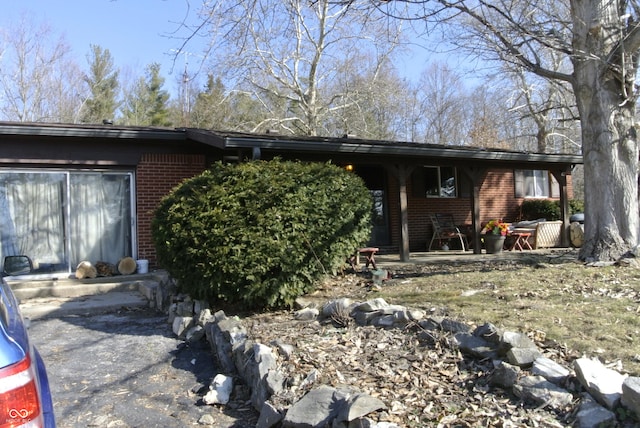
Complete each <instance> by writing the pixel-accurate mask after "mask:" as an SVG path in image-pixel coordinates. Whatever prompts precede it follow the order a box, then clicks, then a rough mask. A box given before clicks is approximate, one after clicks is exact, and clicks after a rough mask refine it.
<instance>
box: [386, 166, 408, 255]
mask: <svg viewBox="0 0 640 428" xmlns="http://www.w3.org/2000/svg"><path fill="white" fill-rule="evenodd" d="M385 167H386V168H387V169H388V170H389V171H391V173H392V174H393V175H394V177H395V178H396V180H398V202H399V204H400V260H401V261H403V262H408V261H409V260H410V258H411V255H410V252H409V212H408V205H407V177H409V174H411V171H412V170H413V167H411V166H407V165H404V164H402V165H393V166H392V165H386V166H385Z"/></svg>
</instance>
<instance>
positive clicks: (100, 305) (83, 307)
mask: <svg viewBox="0 0 640 428" xmlns="http://www.w3.org/2000/svg"><path fill="white" fill-rule="evenodd" d="M148 307H149V300H148V299H147V298H146V297H145V296H144V295H142V293H140V292H139V291H110V292H108V293H103V294H96V295H89V296H87V295H84V296H77V297H51V296H50V297H36V298H30V299H27V300H24V301H21V303H20V311H21V312H22V316H23V317H24V318H28V319H38V318H53V317H63V316H70V315H77V316H87V315H95V314H100V313H107V312H114V311H118V310H123V309H128V310H130V309H136V308H139V309H141V308H148Z"/></svg>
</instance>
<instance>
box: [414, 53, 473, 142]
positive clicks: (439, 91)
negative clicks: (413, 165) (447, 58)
mask: <svg viewBox="0 0 640 428" xmlns="http://www.w3.org/2000/svg"><path fill="white" fill-rule="evenodd" d="M418 99H419V102H420V105H421V109H420V110H421V111H422V118H423V120H424V121H425V122H426V123H425V127H426V129H425V136H424V138H425V142H427V143H433V144H447V145H451V144H454V145H461V144H464V143H465V141H466V140H467V138H466V135H464V134H465V131H464V119H463V118H464V117H465V115H466V114H465V105H466V101H467V100H466V95H465V90H464V85H463V83H462V77H461V76H460V75H459V74H457V73H456V72H455V71H454V70H453V69H451V68H450V67H449V66H448V65H447V64H445V63H433V64H430V65H429V66H428V67H427V68H426V69H425V70H424V71H423V72H422V75H421V76H420V81H419V86H418Z"/></svg>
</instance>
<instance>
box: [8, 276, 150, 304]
mask: <svg viewBox="0 0 640 428" xmlns="http://www.w3.org/2000/svg"><path fill="white" fill-rule="evenodd" d="M7 282H8V283H9V286H10V287H11V289H12V290H13V294H15V296H16V297H17V298H18V299H19V300H21V301H23V300H28V299H35V298H47V297H62V298H64V297H80V296H92V295H97V294H105V293H109V292H114V291H136V290H139V289H140V288H141V286H146V285H147V284H148V283H149V282H154V283H155V281H154V279H153V277H152V276H150V275H128V276H117V277H103V278H95V279H83V280H78V279H75V278H64V279H41V280H26V281H23V280H11V281H7Z"/></svg>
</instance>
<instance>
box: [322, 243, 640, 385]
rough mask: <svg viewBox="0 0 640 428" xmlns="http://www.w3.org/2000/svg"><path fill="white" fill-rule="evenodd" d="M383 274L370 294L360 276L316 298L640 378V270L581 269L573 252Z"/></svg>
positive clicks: (363, 276) (400, 268)
mask: <svg viewBox="0 0 640 428" xmlns="http://www.w3.org/2000/svg"><path fill="white" fill-rule="evenodd" d="M470 259H471V258H470ZM385 269H388V270H389V272H390V273H391V274H392V278H391V279H389V280H387V281H385V282H384V283H383V285H382V286H381V287H371V283H370V281H367V276H366V274H358V278H360V280H359V281H358V280H353V279H351V280H346V281H345V279H346V278H343V281H342V282H341V285H340V287H338V288H339V290H336V287H334V286H335V285H336V284H335V283H334V286H332V287H323V289H324V292H323V290H321V291H320V292H319V293H318V294H317V295H316V296H315V297H331V296H329V295H328V294H334V295H335V293H339V294H341V295H342V296H349V297H352V298H355V299H361V298H364V297H366V298H374V297H382V298H384V299H385V300H387V302H389V303H393V304H401V305H405V306H409V307H412V308H420V309H424V310H427V311H429V312H431V313H436V314H446V315H447V316H450V317H452V318H455V319H458V320H460V321H465V322H468V323H470V324H474V325H479V324H483V323H485V322H491V323H493V324H495V325H496V326H498V327H500V328H503V329H509V330H513V331H525V332H531V331H535V332H537V337H540V336H543V337H544V336H546V339H547V340H550V341H554V342H556V343H557V344H559V345H560V346H563V347H566V348H567V349H568V350H570V353H574V354H576V355H578V356H579V355H586V356H590V357H593V356H598V357H599V358H601V359H602V360H604V361H607V362H611V361H615V360H620V361H621V363H622V370H623V371H624V372H628V373H630V374H634V375H639V374H640V268H638V267H635V266H624V267H623V266H607V267H586V266H584V265H583V264H581V263H578V262H577V261H576V257H575V252H573V253H572V252H566V251H564V250H563V252H557V253H551V254H549V253H545V254H542V253H541V254H536V253H535V252H532V253H529V254H528V255H527V256H526V257H522V258H520V259H519V260H495V259H493V260H490V261H489V260H482V258H477V257H476V258H473V261H471V260H470V261H468V262H463V261H457V262H444V263H443V262H439V263H437V264H431V263H428V264H415V265H398V266H387V267H385ZM329 288H330V289H331V291H329ZM365 289H366V290H369V291H365Z"/></svg>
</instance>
